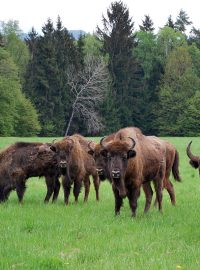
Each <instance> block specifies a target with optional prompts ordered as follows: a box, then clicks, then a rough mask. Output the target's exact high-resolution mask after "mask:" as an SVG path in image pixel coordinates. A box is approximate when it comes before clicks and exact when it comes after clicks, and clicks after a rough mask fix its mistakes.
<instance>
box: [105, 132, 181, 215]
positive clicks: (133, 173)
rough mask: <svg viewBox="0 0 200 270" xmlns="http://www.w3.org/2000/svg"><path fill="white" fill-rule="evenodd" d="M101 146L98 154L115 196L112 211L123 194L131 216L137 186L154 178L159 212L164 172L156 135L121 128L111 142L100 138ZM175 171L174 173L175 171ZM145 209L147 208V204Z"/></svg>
mask: <svg viewBox="0 0 200 270" xmlns="http://www.w3.org/2000/svg"><path fill="white" fill-rule="evenodd" d="M101 146H102V147H103V151H102V152H101V154H102V155H104V156H105V158H106V159H107V169H108V173H109V176H110V178H111V182H112V188H113V192H114V195H115V213H116V214H119V212H120V208H121V206H122V202H123V198H124V197H125V196H127V197H128V199H129V204H130V207H131V210H132V215H133V216H135V213H136V208H137V199H138V197H139V194H140V187H141V186H142V185H143V184H145V185H146V183H148V182H149V181H151V180H153V181H154V185H155V191H156V198H157V200H158V205H159V210H160V211H161V210H162V188H163V181H164V178H165V174H166V146H165V144H164V143H163V142H161V141H159V140H158V139H156V137H154V138H152V137H151V136H145V135H143V134H142V133H141V132H140V133H139V132H136V131H135V129H134V128H124V129H121V130H119V131H118V132H117V133H116V135H115V139H114V140H113V141H111V142H109V143H107V144H105V143H104V141H102V142H101ZM175 167H176V166H175ZM175 167H174V169H175ZM176 169H177V168H176ZM176 173H177V175H178V172H176ZM146 186H147V187H150V185H146ZM145 208H147V210H148V206H146V207H145Z"/></svg>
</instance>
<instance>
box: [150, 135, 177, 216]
mask: <svg viewBox="0 0 200 270" xmlns="http://www.w3.org/2000/svg"><path fill="white" fill-rule="evenodd" d="M148 137H149V138H150V139H152V140H154V141H157V142H159V143H161V144H163V146H164V147H165V149H166V152H165V153H166V155H165V158H166V170H165V176H164V179H163V189H166V190H167V191H168V193H169V196H170V199H171V203H172V205H175V203H176V197H175V191H174V187H173V184H172V182H171V181H170V179H169V176H170V174H171V172H172V174H173V177H174V179H175V180H176V181H179V182H180V181H181V178H180V175H179V169H178V168H179V155H178V152H177V150H176V148H175V147H174V146H173V145H172V144H171V143H169V142H167V141H164V140H161V139H159V138H158V137H155V136H148ZM149 184H150V183H149ZM145 188H146V192H145V193H146V197H148V196H149V197H148V198H147V199H146V200H147V201H151V199H152V198H151V197H152V195H150V194H153V192H151V191H150V187H145ZM147 189H149V190H148V191H147ZM156 205H157V200H155V206H156ZM149 207H150V204H148V203H146V206H145V212H146V211H148V209H149Z"/></svg>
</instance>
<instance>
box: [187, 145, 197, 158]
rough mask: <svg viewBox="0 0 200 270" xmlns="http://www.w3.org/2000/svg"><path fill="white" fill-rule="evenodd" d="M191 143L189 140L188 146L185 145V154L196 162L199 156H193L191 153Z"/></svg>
mask: <svg viewBox="0 0 200 270" xmlns="http://www.w3.org/2000/svg"><path fill="white" fill-rule="evenodd" d="M191 143H192V141H191V142H190V143H189V144H188V146H187V155H188V157H189V158H190V159H191V160H192V161H196V162H198V160H199V157H197V156H194V155H193V154H192V152H191V150H190V145H191Z"/></svg>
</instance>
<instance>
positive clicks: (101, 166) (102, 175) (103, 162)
mask: <svg viewBox="0 0 200 270" xmlns="http://www.w3.org/2000/svg"><path fill="white" fill-rule="evenodd" d="M88 148H89V151H88V153H89V154H90V155H92V156H93V158H94V160H95V164H96V170H97V173H98V176H99V179H100V180H101V181H104V180H106V179H109V177H108V173H107V159H106V157H105V156H103V155H102V154H101V151H102V150H103V148H102V146H101V144H96V145H95V147H94V148H92V147H91V142H90V143H89V144H88Z"/></svg>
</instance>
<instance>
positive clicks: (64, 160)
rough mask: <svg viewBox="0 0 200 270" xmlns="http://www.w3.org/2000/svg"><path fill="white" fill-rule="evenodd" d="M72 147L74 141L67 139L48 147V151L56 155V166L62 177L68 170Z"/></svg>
mask: <svg viewBox="0 0 200 270" xmlns="http://www.w3.org/2000/svg"><path fill="white" fill-rule="evenodd" d="M73 145H74V141H73V140H72V139H71V138H69V137H65V138H64V139H63V140H61V141H58V142H56V143H54V144H52V145H51V147H50V149H51V150H52V151H54V152H55V153H56V157H57V163H58V166H59V167H60V169H61V173H62V174H64V175H65V174H66V171H67V170H68V169H69V162H70V156H71V151H72V148H73Z"/></svg>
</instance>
